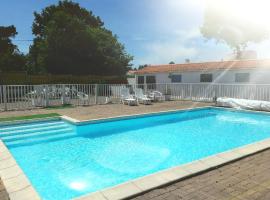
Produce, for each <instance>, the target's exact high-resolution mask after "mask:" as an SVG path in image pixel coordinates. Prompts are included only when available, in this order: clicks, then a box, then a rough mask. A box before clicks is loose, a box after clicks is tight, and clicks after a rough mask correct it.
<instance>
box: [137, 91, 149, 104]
mask: <svg viewBox="0 0 270 200" xmlns="http://www.w3.org/2000/svg"><path fill="white" fill-rule="evenodd" d="M134 91H135V97H136V98H137V100H138V102H139V103H143V104H144V105H149V104H151V99H150V98H148V97H147V96H146V95H145V94H143V90H142V89H141V88H135V89H134Z"/></svg>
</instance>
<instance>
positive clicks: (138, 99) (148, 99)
mask: <svg viewBox="0 0 270 200" xmlns="http://www.w3.org/2000/svg"><path fill="white" fill-rule="evenodd" d="M163 100H164V96H163V94H162V93H161V92H159V91H152V92H150V93H149V94H148V95H146V94H144V93H143V90H142V89H141V88H135V89H134V94H131V93H130V91H129V88H122V89H121V103H123V104H126V105H129V106H135V105H138V104H139V103H141V104H144V105H150V104H152V102H153V101H154V102H156V101H163Z"/></svg>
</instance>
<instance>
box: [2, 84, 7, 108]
mask: <svg viewBox="0 0 270 200" xmlns="http://www.w3.org/2000/svg"><path fill="white" fill-rule="evenodd" d="M3 98H4V99H3V100H4V110H5V111H7V86H6V85H3Z"/></svg>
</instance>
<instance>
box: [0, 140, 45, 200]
mask: <svg viewBox="0 0 270 200" xmlns="http://www.w3.org/2000/svg"><path fill="white" fill-rule="evenodd" d="M0 149H4V150H5V151H4V152H5V153H6V154H7V155H8V158H6V159H1V160H0V163H1V165H0V166H1V168H0V176H1V180H2V183H3V185H4V187H5V189H6V191H7V193H8V195H9V198H10V200H29V199H31V200H32V199H33V200H39V199H41V198H40V196H39V194H38V193H37V192H36V190H35V189H34V187H33V186H32V185H31V183H30V181H29V180H28V178H27V176H26V175H25V174H24V172H23V171H22V169H21V168H20V166H19V165H18V164H17V162H16V160H15V159H14V157H13V156H12V154H11V153H10V152H9V150H8V148H7V147H6V145H5V144H4V143H3V141H2V140H0ZM7 160H8V161H9V162H11V163H12V164H8V165H5V164H6V163H5V162H7ZM2 166H5V167H2Z"/></svg>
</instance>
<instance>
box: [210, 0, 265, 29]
mask: <svg viewBox="0 0 270 200" xmlns="http://www.w3.org/2000/svg"><path fill="white" fill-rule="evenodd" d="M206 4H207V5H208V6H210V7H211V9H214V10H216V12H218V13H219V14H220V15H223V16H228V18H230V19H235V20H237V21H243V22H246V23H252V24H256V25H257V26H263V27H264V28H269V29H270V23H269V20H270V12H269V8H270V1H269V0H206Z"/></svg>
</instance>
